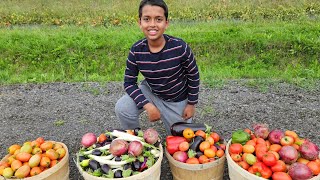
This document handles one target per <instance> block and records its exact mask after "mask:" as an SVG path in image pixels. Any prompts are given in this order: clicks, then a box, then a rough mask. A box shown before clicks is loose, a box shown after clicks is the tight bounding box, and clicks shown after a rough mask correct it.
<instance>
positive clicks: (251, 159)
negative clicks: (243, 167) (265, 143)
mask: <svg viewBox="0 0 320 180" xmlns="http://www.w3.org/2000/svg"><path fill="white" fill-rule="evenodd" d="M245 160H246V162H247V163H248V164H250V165H253V164H254V163H256V162H257V158H256V157H255V156H254V155H253V154H247V155H246V158H245Z"/></svg>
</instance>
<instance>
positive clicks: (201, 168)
mask: <svg viewBox="0 0 320 180" xmlns="http://www.w3.org/2000/svg"><path fill="white" fill-rule="evenodd" d="M165 153H166V157H167V158H168V160H169V165H170V169H171V171H172V175H173V179H174V180H189V179H190V180H195V179H196V180H209V179H210V180H222V179H223V173H224V164H225V160H226V157H225V155H224V156H223V157H221V158H219V159H217V160H216V161H213V162H210V163H206V164H186V163H182V162H179V161H176V160H175V159H173V157H172V156H171V155H170V154H169V153H168V151H167V150H165Z"/></svg>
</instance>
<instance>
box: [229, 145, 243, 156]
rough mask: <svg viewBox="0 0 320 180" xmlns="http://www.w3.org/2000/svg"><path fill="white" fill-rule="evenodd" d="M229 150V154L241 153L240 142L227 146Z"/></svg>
mask: <svg viewBox="0 0 320 180" xmlns="http://www.w3.org/2000/svg"><path fill="white" fill-rule="evenodd" d="M229 151H230V153H231V154H240V153H242V145H241V144H240V143H234V144H231V145H230V146H229Z"/></svg>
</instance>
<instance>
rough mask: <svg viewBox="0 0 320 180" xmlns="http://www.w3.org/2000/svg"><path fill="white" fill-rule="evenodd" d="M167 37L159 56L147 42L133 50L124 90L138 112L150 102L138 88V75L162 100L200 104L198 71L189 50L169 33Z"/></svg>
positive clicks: (127, 64)
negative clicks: (152, 51) (151, 49)
mask: <svg viewBox="0 0 320 180" xmlns="http://www.w3.org/2000/svg"><path fill="white" fill-rule="evenodd" d="M164 37H165V40H166V44H165V46H164V48H163V49H162V50H161V51H160V52H158V53H151V52H150V50H149V47H148V44H147V40H146V39H142V40H139V41H138V42H136V43H135V44H134V45H133V46H132V47H131V49H130V52H129V55H128V59H127V62H126V70H125V76H124V88H125V91H126V92H127V94H128V95H129V96H130V97H131V98H132V99H133V100H134V101H135V103H136V104H137V107H138V108H139V109H140V108H142V107H143V106H144V105H145V104H147V103H148V102H149V101H148V100H147V99H146V98H145V96H144V95H143V93H142V92H141V90H140V89H139V87H138V84H137V79H138V74H139V72H140V73H141V74H142V75H143V76H144V78H145V80H146V82H147V83H148V85H149V86H150V88H151V90H152V92H153V93H154V94H155V95H157V96H158V97H159V98H161V99H163V100H165V101H168V102H179V101H182V100H185V99H188V104H196V103H197V102H198V93H199V83H200V79H199V71H198V67H197V64H196V60H195V58H194V56H193V53H192V51H191V49H190V47H189V46H188V45H187V44H186V43H185V42H184V41H183V40H181V39H178V38H175V37H172V36H169V35H166V34H164Z"/></svg>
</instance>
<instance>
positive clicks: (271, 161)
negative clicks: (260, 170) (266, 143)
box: [262, 152, 277, 166]
mask: <svg viewBox="0 0 320 180" xmlns="http://www.w3.org/2000/svg"><path fill="white" fill-rule="evenodd" d="M262 162H263V163H264V164H265V165H267V166H273V165H275V164H277V158H276V156H275V155H274V154H273V153H270V152H268V153H266V154H264V155H263V156H262Z"/></svg>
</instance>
